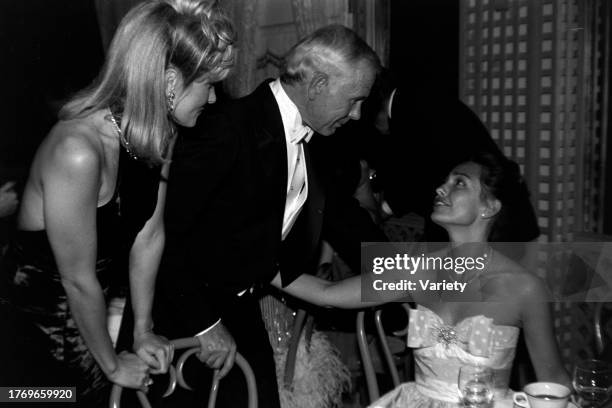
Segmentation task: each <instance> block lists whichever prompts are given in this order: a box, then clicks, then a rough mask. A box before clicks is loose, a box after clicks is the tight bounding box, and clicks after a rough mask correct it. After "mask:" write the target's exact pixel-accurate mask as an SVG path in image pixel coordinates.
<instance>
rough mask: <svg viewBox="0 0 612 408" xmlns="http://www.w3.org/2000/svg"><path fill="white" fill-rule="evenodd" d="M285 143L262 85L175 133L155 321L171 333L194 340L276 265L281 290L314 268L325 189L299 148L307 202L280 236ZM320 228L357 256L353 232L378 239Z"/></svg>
mask: <svg viewBox="0 0 612 408" xmlns="http://www.w3.org/2000/svg"><path fill="white" fill-rule="evenodd" d="M315 137H317V136H316V135H315ZM286 149H287V147H286V141H285V133H284V128H283V123H282V119H281V115H280V111H279V108H278V105H277V103H276V100H275V98H274V96H273V94H272V92H271V90H270V88H269V85H268V83H267V82H266V83H263V84H262V85H260V86H259V87H258V88H257V89H256V90H255V91H254V92H253V93H252V94H250V95H248V96H246V97H244V98H241V99H238V100H234V101H228V102H226V103H224V104H218V106H215V105H213V106H210V107H208V108H207V111H205V114H203V115H202V117H201V118H200V120H199V121H198V124H197V125H196V127H194V128H192V129H185V130H181V132H180V134H179V139H178V140H177V143H176V146H175V149H174V154H173V158H172V165H171V169H170V175H169V180H168V193H167V202H166V213H165V224H166V248H165V251H164V255H163V257H162V262H161V265H160V271H159V274H158V276H159V278H158V285H157V290H156V302H155V308H154V310H155V315H156V325H157V324H158V320H162V321H164V320H165V321H166V322H169V323H171V324H172V326H173V330H172V332H173V333H171V335H173V336H175V337H181V336H193V335H194V334H196V333H197V332H199V331H201V330H202V329H204V328H206V327H208V326H209V325H210V324H212V323H214V322H215V321H216V320H217V318H218V317H219V314H220V308H223V307H227V304H228V301H230V302H231V299H232V298H233V297H235V296H236V295H237V293H238V292H240V291H242V290H244V289H247V288H249V287H251V286H252V285H254V284H261V283H269V282H270V281H271V280H272V278H273V277H274V276H275V275H276V273H277V272H279V271H280V272H281V278H282V284H283V286H286V285H288V284H289V283H291V282H292V281H293V280H294V279H296V278H297V277H298V276H299V275H301V274H302V273H305V272H307V271H312V270H314V268H315V267H316V263H317V261H318V245H319V242H320V239H321V235H322V231H323V230H324V224H331V225H333V224H334V222H333V220H334V217H333V215H332V214H325V211H326V199H325V194H324V192H323V189H322V186H321V183H320V181H319V177H318V174H317V169H316V167H315V166H314V165H313V160H312V158H311V157H310V156H311V155H310V152H309V150H308V146H307V145H305V155H306V165H307V174H308V198H307V200H306V203H305V204H304V207H303V208H302V210H301V212H300V215H299V216H298V218H297V220H296V222H295V224H294V225H293V228H292V229H291V232H290V233H289V235H288V236H287V238H286V239H285V241H281V232H282V223H283V213H284V209H285V200H286V191H287V150H286ZM331 202H332V203H333V202H335V201H334V200H332V201H331ZM328 207H329V206H328ZM332 207H337V206H335V205H334V206H332ZM332 210H335V208H332ZM339 210H340V209H339ZM324 219H325V220H327V221H326V222H324ZM370 228H371V227H370V226H366V231H375V230H373V229H370ZM326 230H327V231H329V232H328V234H329V236H330V241H332V245H333V243H334V242H336V241H341V242H342V245H338V246H339V247H347V248H351V249H352V250H353V251H354V250H355V247H356V248H357V253H358V251H359V240H360V238H361V240H363V241H366V240H372V241H373V240H378V238H380V237H381V235H375V234H376V232H372V234H371V235H367V234H362V235H361V237H360V236H356V235H355V234H342V233H341V232H338V230H342V228H326ZM347 240H349V241H350V240H352V243H350V244H349V243H347ZM357 262H359V261H357ZM161 333H162V334H163V332H161Z"/></svg>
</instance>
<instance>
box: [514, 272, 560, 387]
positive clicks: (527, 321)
mask: <svg viewBox="0 0 612 408" xmlns="http://www.w3.org/2000/svg"><path fill="white" fill-rule="evenodd" d="M528 281H529V282H528V283H527V284H526V285H524V287H525V292H524V293H523V294H522V296H521V298H520V299H521V304H522V308H521V319H522V322H523V330H524V334H525V341H526V343H527V349H528V350H529V355H530V357H531V362H532V363H533V367H534V368H535V372H536V376H537V379H538V381H552V382H556V383H559V384H564V385H565V386H567V387H569V388H570V389H571V383H570V379H569V376H568V375H567V372H566V371H565V368H564V367H563V363H562V361H561V356H560V354H559V347H558V345H557V339H556V337H555V331H554V327H553V320H552V316H551V297H550V294H549V293H548V291H547V290H546V287H545V285H544V283H543V282H542V281H541V280H540V279H539V278H537V277H535V276H530V277H529V278H528Z"/></svg>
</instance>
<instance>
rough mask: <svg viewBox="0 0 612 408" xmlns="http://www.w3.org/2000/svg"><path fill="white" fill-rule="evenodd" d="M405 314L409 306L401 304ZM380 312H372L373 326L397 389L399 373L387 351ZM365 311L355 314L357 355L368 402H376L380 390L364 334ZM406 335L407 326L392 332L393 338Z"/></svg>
mask: <svg viewBox="0 0 612 408" xmlns="http://www.w3.org/2000/svg"><path fill="white" fill-rule="evenodd" d="M402 306H403V308H404V310H405V311H406V314H408V315H410V306H409V305H408V304H407V303H402ZM381 316H382V310H380V309H379V310H376V311H375V312H374V324H375V325H376V333H377V335H378V340H379V341H380V345H381V347H382V352H383V355H384V357H385V362H386V363H387V367H388V368H389V372H390V373H391V378H392V380H393V386H394V387H397V386H399V385H400V378H399V373H398V372H397V367H395V362H394V361H393V354H392V353H391V350H390V349H389V344H388V343H387V338H386V335H385V329H384V328H383V325H382V320H381ZM364 320H365V311H363V310H362V311H360V312H359V313H357V344H358V346H359V354H360V355H361V362H362V364H363V371H364V373H365V378H366V384H367V387H368V395H369V396H370V402H373V401H376V400H377V399H378V398H379V397H380V389H379V388H378V382H377V381H376V372H375V371H374V364H373V363H372V356H371V355H370V351H369V349H368V339H367V335H366V332H365V324H364ZM407 333H408V326H407V325H406V328H405V329H403V330H400V331H396V332H393V335H394V336H404V335H406V334H407Z"/></svg>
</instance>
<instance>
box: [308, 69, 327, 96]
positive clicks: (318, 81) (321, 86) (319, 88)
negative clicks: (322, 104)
mask: <svg viewBox="0 0 612 408" xmlns="http://www.w3.org/2000/svg"><path fill="white" fill-rule="evenodd" d="M327 86H329V75H328V74H326V73H325V72H321V71H315V73H314V74H313V75H312V78H310V82H309V83H308V99H309V100H311V101H312V100H314V99H315V98H316V97H317V96H319V95H320V94H321V93H322V92H323V90H325V88H326V87H327Z"/></svg>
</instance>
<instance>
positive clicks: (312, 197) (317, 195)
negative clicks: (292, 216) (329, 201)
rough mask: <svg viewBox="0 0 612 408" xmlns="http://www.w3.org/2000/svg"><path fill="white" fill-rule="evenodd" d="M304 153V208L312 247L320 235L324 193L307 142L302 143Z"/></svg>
mask: <svg viewBox="0 0 612 408" xmlns="http://www.w3.org/2000/svg"><path fill="white" fill-rule="evenodd" d="M304 155H305V156H306V172H307V175H308V199H307V200H306V204H305V205H306V208H304V210H306V211H307V215H308V226H307V228H308V230H309V234H308V235H309V236H310V240H311V245H312V247H314V246H316V245H317V244H318V242H319V236H320V235H321V226H322V224H323V223H322V216H323V208H324V207H325V194H324V193H323V189H322V186H321V183H320V182H319V177H318V175H317V171H316V168H315V166H314V165H313V163H312V159H311V157H310V149H309V146H308V143H304Z"/></svg>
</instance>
